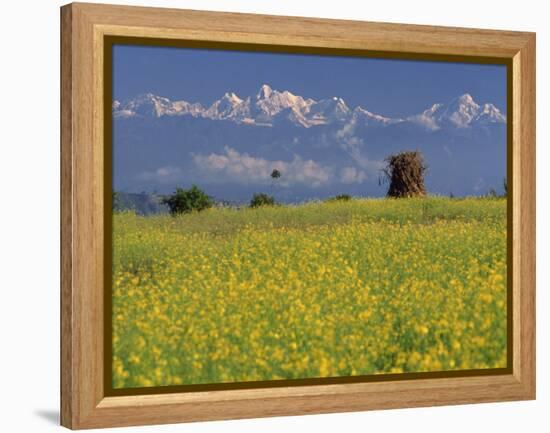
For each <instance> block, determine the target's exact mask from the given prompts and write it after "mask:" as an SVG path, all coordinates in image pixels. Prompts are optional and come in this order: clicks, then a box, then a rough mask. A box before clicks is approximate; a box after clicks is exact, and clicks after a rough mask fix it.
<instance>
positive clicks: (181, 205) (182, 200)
mask: <svg viewBox="0 0 550 433" xmlns="http://www.w3.org/2000/svg"><path fill="white" fill-rule="evenodd" d="M162 203H163V204H165V205H167V206H168V207H169V208H170V213H171V214H172V215H177V214H182V213H190V212H193V211H196V212H200V211H203V210H205V209H208V208H211V207H212V206H213V205H214V202H213V200H212V198H211V197H210V196H209V195H207V194H206V193H205V192H204V191H202V190H201V189H200V188H198V187H197V186H196V185H193V186H191V188H189V189H182V188H176V192H175V193H174V194H172V195H171V196H168V197H166V198H164V199H162Z"/></svg>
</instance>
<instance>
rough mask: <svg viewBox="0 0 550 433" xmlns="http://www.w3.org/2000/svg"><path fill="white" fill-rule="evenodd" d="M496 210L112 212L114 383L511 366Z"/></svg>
mask: <svg viewBox="0 0 550 433" xmlns="http://www.w3.org/2000/svg"><path fill="white" fill-rule="evenodd" d="M506 243H507V242H506V200H505V199H477V198H471V199H446V198H429V199H401V200H387V199H371V200H352V201H349V202H333V203H312V204H305V205H300V206H280V207H266V208H259V209H210V210H207V211H204V212H201V213H196V214H188V215H182V216H179V217H171V216H164V215H163V216H150V217H142V216H137V215H135V214H133V213H117V214H115V215H114V216H113V291H112V296H113V386H114V387H115V388H128V387H143V386H145V387H147V386H160V385H174V384H206V383H220V382H240V381H256V380H274V379H290V378H315V377H329V376H349V375H368V374H382V373H400V372H425V371H442V370H462V369H479V368H498V367H505V366H506V340H507V338H506V336H507V321H506V299H507V297H506V279H507V266H506Z"/></svg>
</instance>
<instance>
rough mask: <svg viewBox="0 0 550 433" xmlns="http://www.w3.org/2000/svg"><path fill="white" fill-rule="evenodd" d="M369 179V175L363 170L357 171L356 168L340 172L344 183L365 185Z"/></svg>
mask: <svg viewBox="0 0 550 433" xmlns="http://www.w3.org/2000/svg"><path fill="white" fill-rule="evenodd" d="M366 179H367V174H366V173H365V172H364V171H363V170H357V169H356V168H355V167H344V168H343V169H342V170H340V182H342V183H347V184H351V183H363V181H365V180H366Z"/></svg>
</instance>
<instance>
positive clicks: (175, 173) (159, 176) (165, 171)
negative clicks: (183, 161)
mask: <svg viewBox="0 0 550 433" xmlns="http://www.w3.org/2000/svg"><path fill="white" fill-rule="evenodd" d="M182 177H183V171H182V169H181V168H179V167H172V166H166V167H160V168H157V169H156V170H153V171H144V172H143V173H141V174H140V175H139V176H138V178H139V179H140V180H145V181H152V182H158V183H172V182H174V181H177V180H179V179H181V178H182Z"/></svg>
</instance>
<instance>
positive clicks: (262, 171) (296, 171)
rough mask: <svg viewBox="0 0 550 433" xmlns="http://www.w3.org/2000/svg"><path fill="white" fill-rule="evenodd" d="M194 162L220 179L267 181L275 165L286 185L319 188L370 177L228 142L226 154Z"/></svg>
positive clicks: (210, 176) (296, 157)
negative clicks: (273, 156) (247, 149)
mask: <svg viewBox="0 0 550 433" xmlns="http://www.w3.org/2000/svg"><path fill="white" fill-rule="evenodd" d="M193 162H194V164H195V167H196V168H197V169H198V170H199V171H200V172H201V173H202V174H203V175H206V176H208V178H209V179H210V180H213V179H217V180H218V181H220V182H226V181H232V182H236V183H241V184H258V185H266V184H269V183H270V182H271V181H272V180H271V172H272V171H273V170H274V169H277V170H279V171H280V172H281V173H282V176H281V178H280V179H279V180H278V181H277V184H278V185H280V186H282V187H285V188H288V187H292V186H295V185H304V186H309V187H312V188H318V187H321V186H325V185H329V184H333V183H345V184H352V183H362V182H363V181H365V180H366V179H367V173H366V172H365V171H363V170H359V169H357V168H355V167H345V168H343V169H341V170H340V171H339V172H338V171H337V170H336V169H334V168H333V167H330V166H327V165H323V164H320V163H318V162H316V161H314V160H312V159H302V158H301V157H300V156H298V155H294V158H293V159H292V160H291V161H282V160H268V159H265V158H258V157H254V156H251V155H249V154H248V153H240V152H238V151H237V150H235V149H233V148H231V147H228V146H226V147H225V148H224V153H223V154H219V153H211V154H209V155H201V154H198V155H194V156H193Z"/></svg>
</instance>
